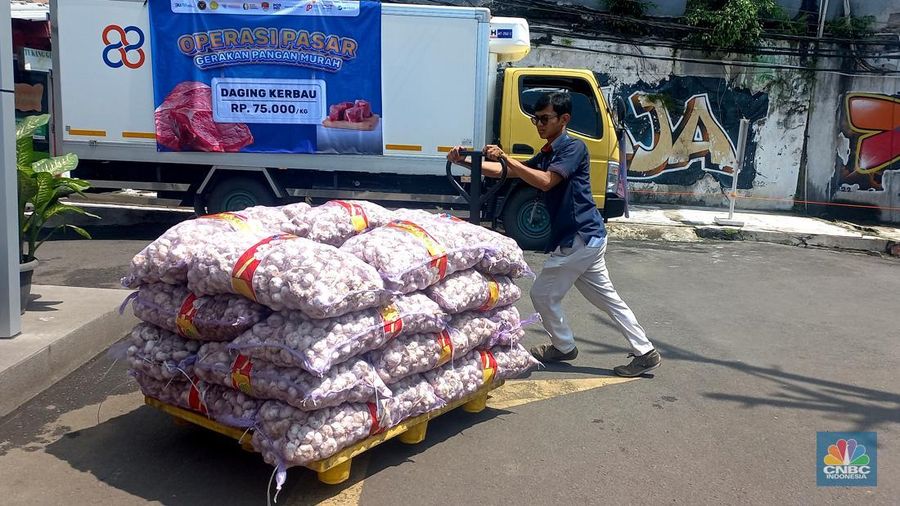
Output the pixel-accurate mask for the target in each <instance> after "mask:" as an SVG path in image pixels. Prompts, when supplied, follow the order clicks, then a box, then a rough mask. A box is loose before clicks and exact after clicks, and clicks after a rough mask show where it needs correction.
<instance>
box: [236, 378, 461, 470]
mask: <svg viewBox="0 0 900 506" xmlns="http://www.w3.org/2000/svg"><path fill="white" fill-rule="evenodd" d="M444 405H445V402H444V401H443V400H442V399H440V398H439V397H438V396H437V395H436V393H435V392H434V389H433V388H432V387H431V385H430V383H429V382H428V381H426V380H425V378H423V377H421V376H413V377H410V378H408V379H407V380H406V381H404V382H402V383H401V384H398V388H396V389H395V393H394V396H393V397H391V398H390V399H386V400H384V401H383V402H382V409H381V410H379V409H378V408H377V407H376V405H375V404H373V403H365V404H363V403H346V404H341V405H340V406H335V407H331V408H325V409H319V410H316V411H302V410H298V409H296V408H294V407H293V406H289V405H287V404H285V403H283V402H279V401H268V402H266V403H264V404H263V405H262V408H261V409H260V414H259V421H258V423H257V430H256V432H255V433H254V435H253V445H254V448H256V449H257V451H259V452H260V453H262V454H263V458H264V460H265V461H266V462H268V463H270V464H273V465H275V466H277V467H278V468H279V469H282V470H283V469H284V468H287V467H291V466H298V465H306V464H309V463H311V462H315V461H317V460H322V459H327V458H328V457H331V456H332V455H334V454H335V453H337V452H339V451H341V450H343V449H344V448H347V447H348V446H350V445H352V444H354V443H356V442H358V441H362V440H363V439H365V438H367V437H369V436H372V435H375V434H378V433H380V432H382V431H384V430H385V429H387V428H389V427H392V426H394V425H396V424H398V423H400V422H402V421H403V420H406V419H408V418H412V417H415V416H419V415H421V414H424V413H426V412H428V411H432V410H435V409H439V408H441V407H443V406H444ZM282 479H283V478H281V477H279V482H280V481H281V480H282ZM279 485H280V483H279Z"/></svg>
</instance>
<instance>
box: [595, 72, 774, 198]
mask: <svg viewBox="0 0 900 506" xmlns="http://www.w3.org/2000/svg"><path fill="white" fill-rule="evenodd" d="M602 77H603V76H601V80H602ZM613 93H614V95H615V96H617V97H622V98H623V99H624V100H625V101H626V103H627V104H629V111H628V114H627V115H626V117H625V119H624V123H625V127H626V130H627V132H628V141H629V142H628V144H629V146H630V148H629V152H628V159H629V170H628V178H629V180H631V181H644V182H656V183H659V184H668V185H681V186H692V185H694V184H695V183H697V182H698V181H700V180H701V179H703V178H704V177H707V175H711V176H712V177H713V178H715V179H716V180H717V181H718V182H719V184H720V185H721V186H722V187H723V188H726V187H730V186H731V174H732V173H733V172H734V168H735V166H736V164H737V147H736V141H737V138H738V130H739V124H740V120H741V118H742V117H746V118H748V119H749V120H750V121H751V124H752V123H753V122H755V121H757V120H760V119H762V118H764V117H765V116H766V113H767V111H768V107H769V99H768V95H767V94H766V93H755V94H754V93H750V92H749V91H745V90H739V89H735V88H730V87H729V86H728V85H727V83H726V82H725V80H724V79H720V78H706V77H678V76H673V77H670V78H668V79H666V80H664V81H660V82H659V83H656V84H653V85H650V84H647V83H644V82H642V81H641V82H638V83H636V84H634V85H629V86H623V87H618V88H616V89H615V90H614V92H613ZM750 139H752V136H750ZM755 150H756V146H755V145H754V143H753V142H752V140H751V141H750V142H748V145H747V149H746V150H745V154H744V165H743V170H742V171H741V173H740V175H739V176H738V187H739V188H752V186H753V181H754V179H755V178H756V167H755V166H754V163H753V159H754V154H755Z"/></svg>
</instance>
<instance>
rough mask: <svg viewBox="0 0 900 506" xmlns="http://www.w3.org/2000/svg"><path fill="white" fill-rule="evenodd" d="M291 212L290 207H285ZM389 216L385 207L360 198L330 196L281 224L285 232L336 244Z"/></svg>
mask: <svg viewBox="0 0 900 506" xmlns="http://www.w3.org/2000/svg"><path fill="white" fill-rule="evenodd" d="M289 213H290V214H293V213H292V211H289ZM390 220H391V212H390V211H388V210H387V209H385V208H383V207H381V206H379V205H378V204H373V203H371V202H366V201H363V200H332V201H330V202H326V203H325V204H322V205H321V206H317V207H313V208H312V209H310V210H307V211H305V212H302V213H299V215H298V216H296V217H293V218H292V219H291V222H290V223H289V224H287V225H285V226H284V227H283V230H284V231H285V232H288V233H291V234H294V235H297V236H300V237H306V238H307V239H310V240H313V241H316V242H321V243H324V244H330V245H332V246H340V245H342V244H344V242H345V241H346V240H347V239H349V238H351V237H353V236H355V235H359V234H361V233H363V232H366V231H368V230H371V229H373V228H377V227H380V226H382V225H386V224H387V223H388V222H389V221H390Z"/></svg>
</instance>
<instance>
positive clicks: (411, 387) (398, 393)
mask: <svg viewBox="0 0 900 506" xmlns="http://www.w3.org/2000/svg"><path fill="white" fill-rule="evenodd" d="M391 390H392V391H393V393H394V395H393V397H391V398H389V399H385V400H384V401H383V402H382V406H383V409H384V415H383V423H384V425H385V426H386V427H393V426H395V425H397V424H398V423H400V422H402V421H403V420H406V419H408V418H413V417H416V416H419V415H424V414H425V413H428V412H429V411H434V410H436V409H440V408H442V407H444V405H445V404H446V403H445V402H444V400H443V399H441V398H440V397H438V396H437V393H436V392H435V391H434V387H432V386H431V383H429V382H428V380H426V379H425V377H424V376H422V375H421V374H414V375H412V376H409V377H407V378H403V379H402V380H400V381H398V382H397V383H394V384H393V385H391Z"/></svg>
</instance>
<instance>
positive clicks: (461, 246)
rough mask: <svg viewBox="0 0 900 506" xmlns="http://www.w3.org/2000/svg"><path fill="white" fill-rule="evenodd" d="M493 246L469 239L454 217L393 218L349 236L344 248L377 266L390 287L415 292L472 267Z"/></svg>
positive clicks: (343, 249) (405, 291) (386, 284)
mask: <svg viewBox="0 0 900 506" xmlns="http://www.w3.org/2000/svg"><path fill="white" fill-rule="evenodd" d="M490 248H491V245H490V244H488V243H479V242H472V241H471V240H469V238H468V237H466V235H465V234H461V233H460V228H459V227H457V226H456V225H455V224H454V223H453V222H452V221H450V220H436V219H429V220H419V221H418V222H414V221H400V220H398V221H392V222H390V223H388V224H387V225H385V226H383V227H379V228H376V229H375V230H372V231H370V232H368V233H365V234H362V235H358V236H356V237H353V238H351V239H349V240H347V242H345V243H344V245H343V246H341V251H345V252H347V253H352V254H353V255H356V256H357V257H358V258H360V259H362V260H363V261H365V262H366V263H368V264H370V265H372V266H373V267H375V268H376V269H377V270H378V272H379V273H380V274H381V276H382V277H383V278H384V280H385V286H386V287H387V288H388V289H390V290H394V291H398V292H401V293H411V292H415V291H418V290H423V289H425V288H427V287H429V286H431V285H433V284H435V283H437V282H438V281H440V280H442V279H444V278H445V277H447V276H448V275H450V274H453V273H454V272H458V271H462V270H466V269H470V268H472V267H473V266H474V265H475V264H477V263H478V262H480V261H481V259H482V258H484V252H485V250H487V249H490Z"/></svg>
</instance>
